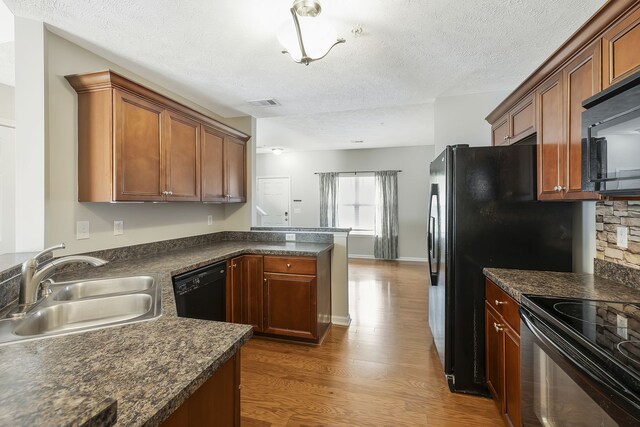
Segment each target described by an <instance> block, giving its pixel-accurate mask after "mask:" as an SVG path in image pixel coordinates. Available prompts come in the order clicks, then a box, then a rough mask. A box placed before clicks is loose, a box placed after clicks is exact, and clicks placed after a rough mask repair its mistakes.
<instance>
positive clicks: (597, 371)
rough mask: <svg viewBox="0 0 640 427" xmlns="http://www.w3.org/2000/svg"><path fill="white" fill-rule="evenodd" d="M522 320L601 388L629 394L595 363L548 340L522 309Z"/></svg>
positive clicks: (547, 345)
mask: <svg viewBox="0 0 640 427" xmlns="http://www.w3.org/2000/svg"><path fill="white" fill-rule="evenodd" d="M520 319H521V320H522V321H523V322H524V324H525V325H526V327H527V328H528V329H529V330H530V331H531V333H533V335H534V336H535V337H536V338H537V339H538V340H540V342H541V343H542V344H544V345H545V346H546V347H547V348H549V349H551V350H553V351H554V352H556V353H557V354H558V355H560V356H561V357H562V358H564V359H565V360H566V361H568V362H569V363H570V364H571V365H573V366H574V367H575V369H578V370H579V371H580V372H582V373H583V374H584V375H586V376H588V377H589V378H591V379H592V380H593V381H595V382H596V383H597V384H598V385H599V386H601V387H603V388H605V389H608V390H611V391H614V392H617V393H629V390H627V388H626V387H625V386H624V385H623V384H621V383H620V382H618V381H617V380H616V379H615V378H613V377H612V376H610V375H609V374H608V373H607V372H606V371H604V370H602V369H601V368H600V367H599V366H597V365H596V364H595V363H593V362H591V361H589V360H587V359H584V360H583V361H580V360H577V359H576V358H575V357H574V356H572V355H571V354H569V353H568V352H567V351H565V350H564V349H562V348H561V347H560V346H558V344H556V343H554V342H553V341H552V340H550V339H549V338H547V337H546V336H545V334H544V332H542V331H541V330H540V329H539V328H538V327H537V326H536V325H535V324H534V323H533V321H532V320H531V319H530V318H529V314H528V312H527V311H526V310H523V309H522V308H521V309H520ZM623 395H624V394H623ZM634 406H635V405H634Z"/></svg>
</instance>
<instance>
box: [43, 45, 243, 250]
mask: <svg viewBox="0 0 640 427" xmlns="http://www.w3.org/2000/svg"><path fill="white" fill-rule="evenodd" d="M46 68H47V75H48V79H47V82H46V83H47V103H48V105H47V114H48V116H47V119H48V122H47V123H48V126H47V133H46V160H45V162H46V169H47V170H46V195H45V200H46V203H45V242H46V245H51V244H56V243H59V242H65V243H66V244H67V248H68V249H67V253H77V252H85V251H90V250H95V249H102V248H111V247H119V246H125V245H130V244H137V243H145V242H149V241H157V240H165V239H171V238H177V237H183V236H190V235H197V234H204V233H209V232H213V231H219V230H225V229H231V228H233V229H248V228H249V226H250V220H247V219H246V218H247V212H250V208H247V207H246V206H245V205H250V203H247V204H245V205H238V206H232V207H226V208H225V206H222V205H212V204H202V203H195V202H185V203H165V204H153V203H144V204H108V203H78V201H77V167H76V164H77V138H78V134H77V128H78V123H77V100H76V93H75V91H74V90H73V89H72V88H71V86H69V84H68V83H67V81H66V80H65V79H64V76H65V75H67V74H75V73H84V72H91V71H97V70H103V69H107V68H110V69H113V70H114V71H117V72H119V73H121V74H123V75H125V76H127V77H130V78H132V79H133V80H135V81H136V82H139V83H141V84H143V85H146V86H148V87H151V88H152V89H155V90H157V91H158V92H161V93H163V94H165V95H168V96H170V97H172V98H174V99H177V100H178V101H180V102H182V103H184V104H186V105H188V106H190V107H192V108H194V109H196V110H198V111H201V112H203V113H205V114H207V115H210V116H212V117H214V118H216V119H218V120H220V121H222V122H225V123H228V124H230V125H231V126H233V127H236V128H237V129H239V130H242V131H244V132H246V133H250V132H251V118H250V117H243V118H236V119H231V120H226V119H223V118H221V117H219V116H216V115H215V114H213V113H212V112H210V111H207V110H204V109H203V108H202V107H199V106H198V105H195V104H194V103H192V102H190V101H188V100H186V99H184V98H181V97H180V96H177V95H175V94H172V93H168V92H167V91H165V90H163V89H162V88H160V87H157V86H156V85H154V84H153V83H152V82H149V81H147V80H145V79H144V78H142V77H140V76H137V75H134V74H132V73H131V72H129V71H127V70H125V69H123V68H121V67H119V66H118V65H116V64H114V63H112V62H109V61H107V60H106V59H104V58H102V57H100V56H98V55H96V54H93V53H91V52H89V51H87V50H85V49H83V48H81V47H79V46H77V45H75V44H73V43H71V42H69V41H67V40H65V39H63V38H61V37H59V36H57V35H55V34H53V33H48V34H47V67H46ZM251 151H252V150H251V149H249V153H251ZM250 161H251V160H250ZM208 215H213V219H214V223H213V225H212V226H208V225H207V216H208ZM231 218H232V219H231ZM114 220H123V221H124V235H121V236H114V235H113V221H114ZM76 221H90V229H91V238H90V239H87V240H76V234H75V232H76ZM230 224H231V225H232V227H229V225H230Z"/></svg>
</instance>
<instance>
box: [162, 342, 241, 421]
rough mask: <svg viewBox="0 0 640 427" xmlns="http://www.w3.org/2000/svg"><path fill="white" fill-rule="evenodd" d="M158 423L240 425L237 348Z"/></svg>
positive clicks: (238, 356) (238, 357) (238, 358)
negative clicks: (196, 388)
mask: <svg viewBox="0 0 640 427" xmlns="http://www.w3.org/2000/svg"><path fill="white" fill-rule="evenodd" d="M161 425H162V427H200V426H209V427H218V426H219V427H229V426H234V427H238V426H240V350H238V352H237V353H236V354H235V355H234V356H232V357H231V359H229V360H228V361H227V362H226V363H225V364H224V365H222V366H221V367H220V368H218V370H217V371H216V372H214V374H213V376H211V378H209V379H208V380H207V381H206V382H205V383H204V384H202V385H201V386H200V388H199V389H198V390H196V392H195V393H193V394H192V395H191V396H190V397H189V398H188V399H187V400H186V401H184V403H183V404H182V405H181V406H180V407H179V408H178V409H176V410H175V412H174V413H173V414H171V415H170V416H169V418H167V419H166V420H165V422H164V423H162V424H161Z"/></svg>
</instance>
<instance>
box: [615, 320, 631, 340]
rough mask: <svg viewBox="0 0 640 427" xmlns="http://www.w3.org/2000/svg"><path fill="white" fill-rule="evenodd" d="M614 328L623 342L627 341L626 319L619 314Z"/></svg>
mask: <svg viewBox="0 0 640 427" xmlns="http://www.w3.org/2000/svg"><path fill="white" fill-rule="evenodd" d="M616 326H617V331H616V333H617V334H618V336H619V337H622V338H624V339H625V340H628V339H629V332H628V331H629V330H628V329H627V318H626V317H624V316H623V315H621V314H617V315H616Z"/></svg>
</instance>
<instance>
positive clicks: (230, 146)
mask: <svg viewBox="0 0 640 427" xmlns="http://www.w3.org/2000/svg"><path fill="white" fill-rule="evenodd" d="M224 158H225V161H224V166H225V172H226V191H227V193H226V194H227V198H228V200H227V201H228V202H246V201H247V197H246V179H247V178H246V177H247V171H246V164H247V163H246V144H245V142H244V141H241V140H239V139H237V138H232V137H226V138H225V141H224Z"/></svg>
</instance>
